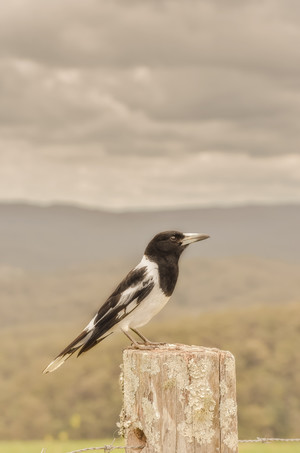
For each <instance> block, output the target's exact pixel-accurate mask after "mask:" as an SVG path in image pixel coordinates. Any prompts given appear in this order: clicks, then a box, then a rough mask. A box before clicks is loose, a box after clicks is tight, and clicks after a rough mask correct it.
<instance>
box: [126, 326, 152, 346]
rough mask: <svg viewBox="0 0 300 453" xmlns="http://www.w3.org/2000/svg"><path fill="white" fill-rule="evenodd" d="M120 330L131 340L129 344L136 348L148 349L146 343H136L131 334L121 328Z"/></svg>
mask: <svg viewBox="0 0 300 453" xmlns="http://www.w3.org/2000/svg"><path fill="white" fill-rule="evenodd" d="M122 332H123V333H124V334H125V335H126V337H127V338H129V340H130V341H131V344H132V345H133V346H134V347H135V348H137V349H149V348H148V346H147V345H146V344H140V343H137V342H136V341H135V339H134V338H133V337H132V336H131V335H129V333H128V332H126V330H123V329H122Z"/></svg>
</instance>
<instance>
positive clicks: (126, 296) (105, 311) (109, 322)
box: [44, 266, 154, 373]
mask: <svg viewBox="0 0 300 453" xmlns="http://www.w3.org/2000/svg"><path fill="white" fill-rule="evenodd" d="M153 287H154V281H153V277H152V276H151V275H149V273H148V270H147V267H146V266H144V267H139V266H138V267H136V268H135V269H133V270H132V271H131V272H129V274H128V275H127V276H126V277H125V278H124V280H122V282H121V283H120V284H119V286H118V287H117V288H116V289H115V291H114V292H113V293H112V294H111V296H110V297H109V298H108V299H107V301H106V302H105V303H104V304H103V305H102V307H101V308H100V309H99V311H98V313H97V314H96V316H95V317H94V318H93V319H92V320H91V322H90V323H89V324H88V325H87V326H86V328H85V329H83V331H82V332H81V333H80V334H79V335H78V337H76V338H75V340H73V341H72V342H71V343H70V344H69V345H68V346H67V347H66V348H65V349H64V350H63V351H62V352H61V353H60V354H59V355H58V356H57V357H56V358H55V359H54V360H53V361H52V362H51V363H50V364H49V365H48V366H47V368H46V369H45V370H44V373H48V372H52V371H54V370H56V369H57V368H58V367H60V366H61V365H62V364H63V363H64V362H65V361H66V360H67V359H68V358H69V357H71V355H72V354H74V352H76V351H78V350H79V352H78V355H80V354H82V353H83V352H86V351H88V350H89V349H91V348H92V347H93V346H95V345H96V344H97V343H99V342H100V341H102V340H104V338H106V337H107V336H108V335H110V333H112V332H109V330H110V329H111V328H112V327H113V326H114V325H116V324H117V323H118V322H120V321H122V319H123V318H125V316H127V315H128V314H129V313H131V312H132V311H133V310H135V308H136V307H137V306H138V305H139V303H140V302H141V301H142V300H143V299H145V297H146V296H147V295H148V294H150V292H151V291H152V289H153Z"/></svg>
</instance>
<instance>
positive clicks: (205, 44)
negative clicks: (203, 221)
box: [0, 0, 300, 156]
mask: <svg viewBox="0 0 300 453" xmlns="http://www.w3.org/2000/svg"><path fill="white" fill-rule="evenodd" d="M225 3H226V7H225V6H224V5H225ZM16 5H18V7H17V8H16ZM297 18H298V19H299V18H300V7H299V3H297V2H295V1H292V0H272V1H271V0H265V1H251V2H236V1H227V2H224V1H223V0H218V1H211V0H205V1H204V0H203V1H199V2H193V1H189V2H180V1H179V0H178V1H163V2H158V1H152V2H146V1H145V2H140V1H130V2H124V1H123V0H119V1H111V2H99V1H97V0H86V1H85V2H81V1H77V0H75V1H74V0H63V1H62V0H60V1H58V0H53V1H52V2H46V3H43V4H41V2H40V1H39V0H28V1H27V2H25V3H24V4H23V6H22V3H20V2H16V1H12V2H9V3H7V4H5V5H4V6H3V7H2V14H1V17H0V42H1V44H0V50H1V55H2V58H1V60H0V74H1V75H0V96H1V105H0V132H1V135H2V136H4V137H5V138H6V139H7V140H9V139H10V138H11V139H15V138H18V139H19V140H24V141H25V142H28V143H30V144H31V145H32V146H39V145H43V146H47V145H56V146H57V147H59V149H60V153H62V154H63V151H62V149H63V147H65V148H66V150H67V148H68V147H71V146H75V145H81V146H82V148H83V149H85V153H88V152H90V153H91V156H94V155H95V153H97V152H99V150H101V153H102V152H104V153H105V152H106V153H112V154H117V155H118V154H122V153H128V154H132V155H135V154H140V155H143V154H145V155H151V154H166V155H170V154H176V153H183V152H193V153H197V152H205V151H218V152H246V153H249V154H255V155H272V154H276V153H286V152H295V153H299V152H300V147H299V139H300V132H299V127H298V124H297V123H298V121H297V118H299V113H300V111H299V110H300V98H299V75H300V71H299V68H300V63H299V62H300V47H299V46H298V45H296V43H297V42H299V38H300V29H299V27H298V23H297ZM43 146H41V147H40V148H41V149H42V148H43ZM97 149H98V151H96V150H97ZM89 150H90V151H89ZM41 152H42V151H41ZM66 155H68V152H67V151H66Z"/></svg>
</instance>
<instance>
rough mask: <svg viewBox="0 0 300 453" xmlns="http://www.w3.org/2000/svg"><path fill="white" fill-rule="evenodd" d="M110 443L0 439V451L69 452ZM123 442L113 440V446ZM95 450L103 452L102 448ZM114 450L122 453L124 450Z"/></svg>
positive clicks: (97, 441) (20, 452)
mask: <svg viewBox="0 0 300 453" xmlns="http://www.w3.org/2000/svg"><path fill="white" fill-rule="evenodd" d="M111 443H112V440H111V439H97V440H91V439H89V440H65V441H61V440H51V441H47V440H28V441H25V440H24V441H0V453H41V451H42V449H43V448H44V449H45V450H46V451H45V453H69V452H71V451H73V450H79V449H81V448H88V447H103V446H104V445H111ZM123 444H124V441H123V440H122V439H120V440H119V439H118V440H117V441H115V442H114V445H115V446H119V445H123ZM95 451H96V452H97V451H99V452H101V451H102V452H103V450H95ZM113 451H114V450H113ZM115 451H116V452H119V453H124V450H115Z"/></svg>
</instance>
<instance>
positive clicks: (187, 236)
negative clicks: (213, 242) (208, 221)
mask: <svg viewBox="0 0 300 453" xmlns="http://www.w3.org/2000/svg"><path fill="white" fill-rule="evenodd" d="M208 238H209V236H208V235H207V234H199V233H184V238H183V239H182V241H181V245H189V244H192V242H198V241H203V240H204V239H208Z"/></svg>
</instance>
